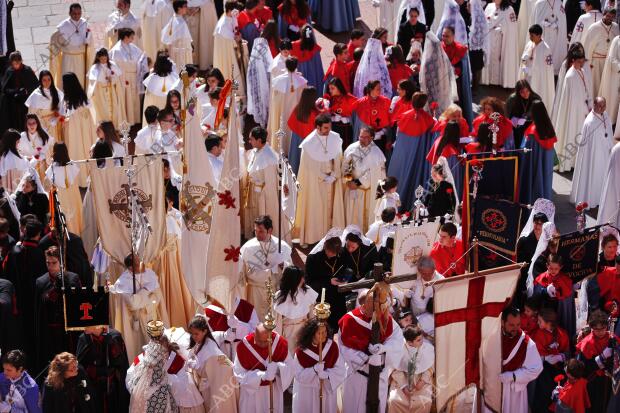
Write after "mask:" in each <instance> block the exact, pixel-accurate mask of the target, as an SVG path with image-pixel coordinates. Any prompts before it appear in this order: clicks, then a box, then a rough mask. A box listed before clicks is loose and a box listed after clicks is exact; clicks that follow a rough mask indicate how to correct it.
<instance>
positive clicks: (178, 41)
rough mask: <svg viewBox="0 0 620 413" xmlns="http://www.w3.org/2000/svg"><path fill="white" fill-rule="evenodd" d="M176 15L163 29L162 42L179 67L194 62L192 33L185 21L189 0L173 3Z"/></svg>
mask: <svg viewBox="0 0 620 413" xmlns="http://www.w3.org/2000/svg"><path fill="white" fill-rule="evenodd" d="M172 7H173V9H174V16H172V18H171V19H170V21H169V22H168V24H166V26H165V27H164V28H163V29H162V31H161V42H162V44H163V45H164V46H165V47H166V48H167V49H168V53H169V54H170V59H172V61H173V62H174V63H176V65H177V67H185V65H186V64H191V63H193V57H192V34H191V33H190V31H189V27H188V26H187V23H186V22H185V18H184V16H185V15H186V14H187V10H188V8H187V1H185V0H176V1H174V2H173V3H172Z"/></svg>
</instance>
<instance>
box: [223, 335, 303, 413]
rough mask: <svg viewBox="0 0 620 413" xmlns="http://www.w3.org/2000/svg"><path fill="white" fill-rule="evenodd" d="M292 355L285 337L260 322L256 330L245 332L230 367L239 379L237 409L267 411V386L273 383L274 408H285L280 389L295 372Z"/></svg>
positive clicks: (281, 389) (288, 383)
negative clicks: (245, 334)
mask: <svg viewBox="0 0 620 413" xmlns="http://www.w3.org/2000/svg"><path fill="white" fill-rule="evenodd" d="M270 336H271V351H272V356H271V361H269V345H270V344H269V337H270ZM291 363H292V359H291V357H290V355H289V353H288V343H287V342H286V339H285V338H283V337H282V336H280V335H279V334H278V333H276V332H273V331H272V332H270V331H269V330H267V329H266V328H265V326H264V325H263V324H262V323H261V324H259V325H258V326H257V327H256V331H254V332H253V333H250V334H248V335H247V336H246V337H245V338H244V339H243V340H241V342H240V343H239V345H238V346H237V357H236V359H235V364H234V367H233V372H234V375H235V378H236V379H237V381H238V382H239V389H240V390H239V411H240V412H244V413H262V412H267V411H269V393H270V391H269V388H270V384H271V385H272V387H273V404H274V411H276V412H282V411H284V410H283V409H284V400H283V391H284V390H286V389H287V388H288V387H289V385H290V384H291V381H292V379H293V375H294V373H295V372H294V369H293V368H292V364H291Z"/></svg>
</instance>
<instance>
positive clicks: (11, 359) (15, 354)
mask: <svg viewBox="0 0 620 413" xmlns="http://www.w3.org/2000/svg"><path fill="white" fill-rule="evenodd" d="M27 361H28V358H27V357H26V353H24V352H23V351H21V350H11V351H9V352H8V353H6V354H3V355H2V364H10V365H11V366H13V367H15V369H16V370H20V369H25V368H26V363H27Z"/></svg>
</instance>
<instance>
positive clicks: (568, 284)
mask: <svg viewBox="0 0 620 413" xmlns="http://www.w3.org/2000/svg"><path fill="white" fill-rule="evenodd" d="M549 284H553V286H554V287H555V298H556V299H557V300H563V299H565V298H568V297H570V296H572V295H573V281H572V280H571V279H570V278H569V277H568V276H567V275H566V274H563V273H559V274H557V275H556V276H552V275H549V273H548V272H547V271H545V272H543V273H542V274H540V275H539V276H538V277H536V279H535V280H534V285H540V286H541V287H544V288H547V287H548V286H549Z"/></svg>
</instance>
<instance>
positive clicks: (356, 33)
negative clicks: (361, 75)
mask: <svg viewBox="0 0 620 413" xmlns="http://www.w3.org/2000/svg"><path fill="white" fill-rule="evenodd" d="M350 39H351V40H349V43H347V51H348V52H349V57H348V58H347V63H350V62H352V61H353V53H354V52H355V49H364V44H365V43H366V41H365V40H366V39H365V34H364V31H363V30H360V29H353V30H351V37H350Z"/></svg>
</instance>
